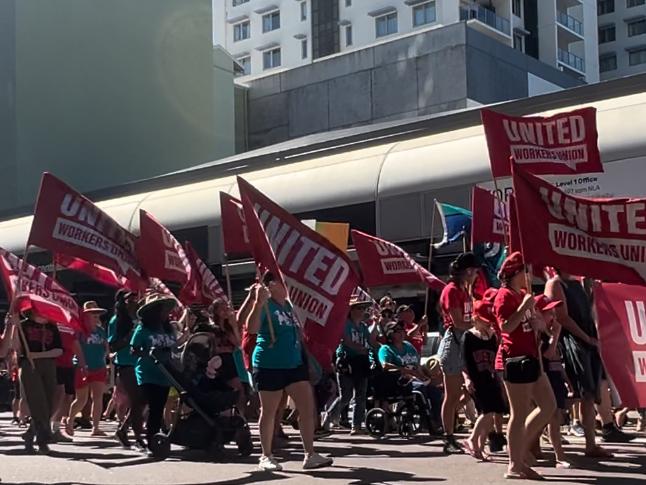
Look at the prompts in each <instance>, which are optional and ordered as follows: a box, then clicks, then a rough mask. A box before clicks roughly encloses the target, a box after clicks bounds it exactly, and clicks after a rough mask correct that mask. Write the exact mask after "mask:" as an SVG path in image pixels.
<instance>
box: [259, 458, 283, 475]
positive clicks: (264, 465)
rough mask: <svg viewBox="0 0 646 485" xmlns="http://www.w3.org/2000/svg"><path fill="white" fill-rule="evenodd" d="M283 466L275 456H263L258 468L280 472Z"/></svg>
mask: <svg viewBox="0 0 646 485" xmlns="http://www.w3.org/2000/svg"><path fill="white" fill-rule="evenodd" d="M282 469H283V466H282V465H281V464H280V463H278V462H277V461H276V459H275V458H274V457H273V456H261V457H260V461H259V462H258V470H261V471H265V472H279V471H281V470H282Z"/></svg>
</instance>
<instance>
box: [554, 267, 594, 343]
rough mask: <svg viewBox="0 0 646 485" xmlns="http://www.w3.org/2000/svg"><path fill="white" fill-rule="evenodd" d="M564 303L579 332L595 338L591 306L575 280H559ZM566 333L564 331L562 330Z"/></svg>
mask: <svg viewBox="0 0 646 485" xmlns="http://www.w3.org/2000/svg"><path fill="white" fill-rule="evenodd" d="M560 281H561V285H562V286H563V292H564V293H565V302H566V303H567V309H568V313H569V315H570V318H571V319H572V320H574V321H575V322H576V324H577V325H578V326H579V328H580V329H581V330H583V331H584V332H585V333H586V335H588V336H590V337H594V338H596V337H597V329H596V326H595V324H594V318H592V304H591V303H590V299H589V298H588V295H587V294H586V292H585V290H584V289H583V285H582V284H581V283H579V282H578V281H575V280H563V279H561V280H560ZM563 332H564V333H566V330H565V329H563Z"/></svg>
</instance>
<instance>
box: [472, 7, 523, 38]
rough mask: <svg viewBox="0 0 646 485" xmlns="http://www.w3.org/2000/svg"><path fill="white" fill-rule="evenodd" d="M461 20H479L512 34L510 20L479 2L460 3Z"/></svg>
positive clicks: (506, 33) (507, 34) (499, 30)
mask: <svg viewBox="0 0 646 485" xmlns="http://www.w3.org/2000/svg"><path fill="white" fill-rule="evenodd" d="M460 20H466V21H468V20H477V21H478V22H480V23H482V24H485V25H487V26H488V27H491V28H492V29H494V30H497V31H498V32H502V33H503V34H505V35H506V36H508V37H509V36H510V35H511V27H510V24H509V20H508V19H506V18H504V17H501V16H499V15H496V13H495V12H493V11H491V10H489V9H487V8H485V7H483V6H482V5H480V4H477V3H471V4H461V5H460Z"/></svg>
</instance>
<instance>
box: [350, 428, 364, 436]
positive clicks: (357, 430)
mask: <svg viewBox="0 0 646 485" xmlns="http://www.w3.org/2000/svg"><path fill="white" fill-rule="evenodd" d="M360 434H363V430H362V429H361V428H354V427H353V428H352V429H351V430H350V435H351V436H356V435H360Z"/></svg>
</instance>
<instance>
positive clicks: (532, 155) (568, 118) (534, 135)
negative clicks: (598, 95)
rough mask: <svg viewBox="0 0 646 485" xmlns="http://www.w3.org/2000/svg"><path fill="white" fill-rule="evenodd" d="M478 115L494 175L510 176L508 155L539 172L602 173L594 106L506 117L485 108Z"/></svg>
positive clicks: (544, 173)
mask: <svg viewBox="0 0 646 485" xmlns="http://www.w3.org/2000/svg"><path fill="white" fill-rule="evenodd" d="M480 114H481V116H482V125H483V127H484V131H485V136H486V138H487V147H488V148H489V160H490V162H491V173H492V174H493V176H494V178H495V177H506V176H509V175H511V164H510V158H513V159H514V160H515V161H516V163H518V164H520V165H523V166H524V167H526V168H527V170H529V171H531V172H532V173H535V174H541V175H547V174H566V175H570V174H575V173H589V172H603V165H602V163H601V155H600V154H599V147H598V145H597V110H596V109H595V108H581V109H577V110H574V111H569V112H567V113H559V114H557V115H554V116H548V117H543V116H507V115H504V114H502V113H496V112H495V111H491V110H489V109H483V110H481V111H480Z"/></svg>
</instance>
